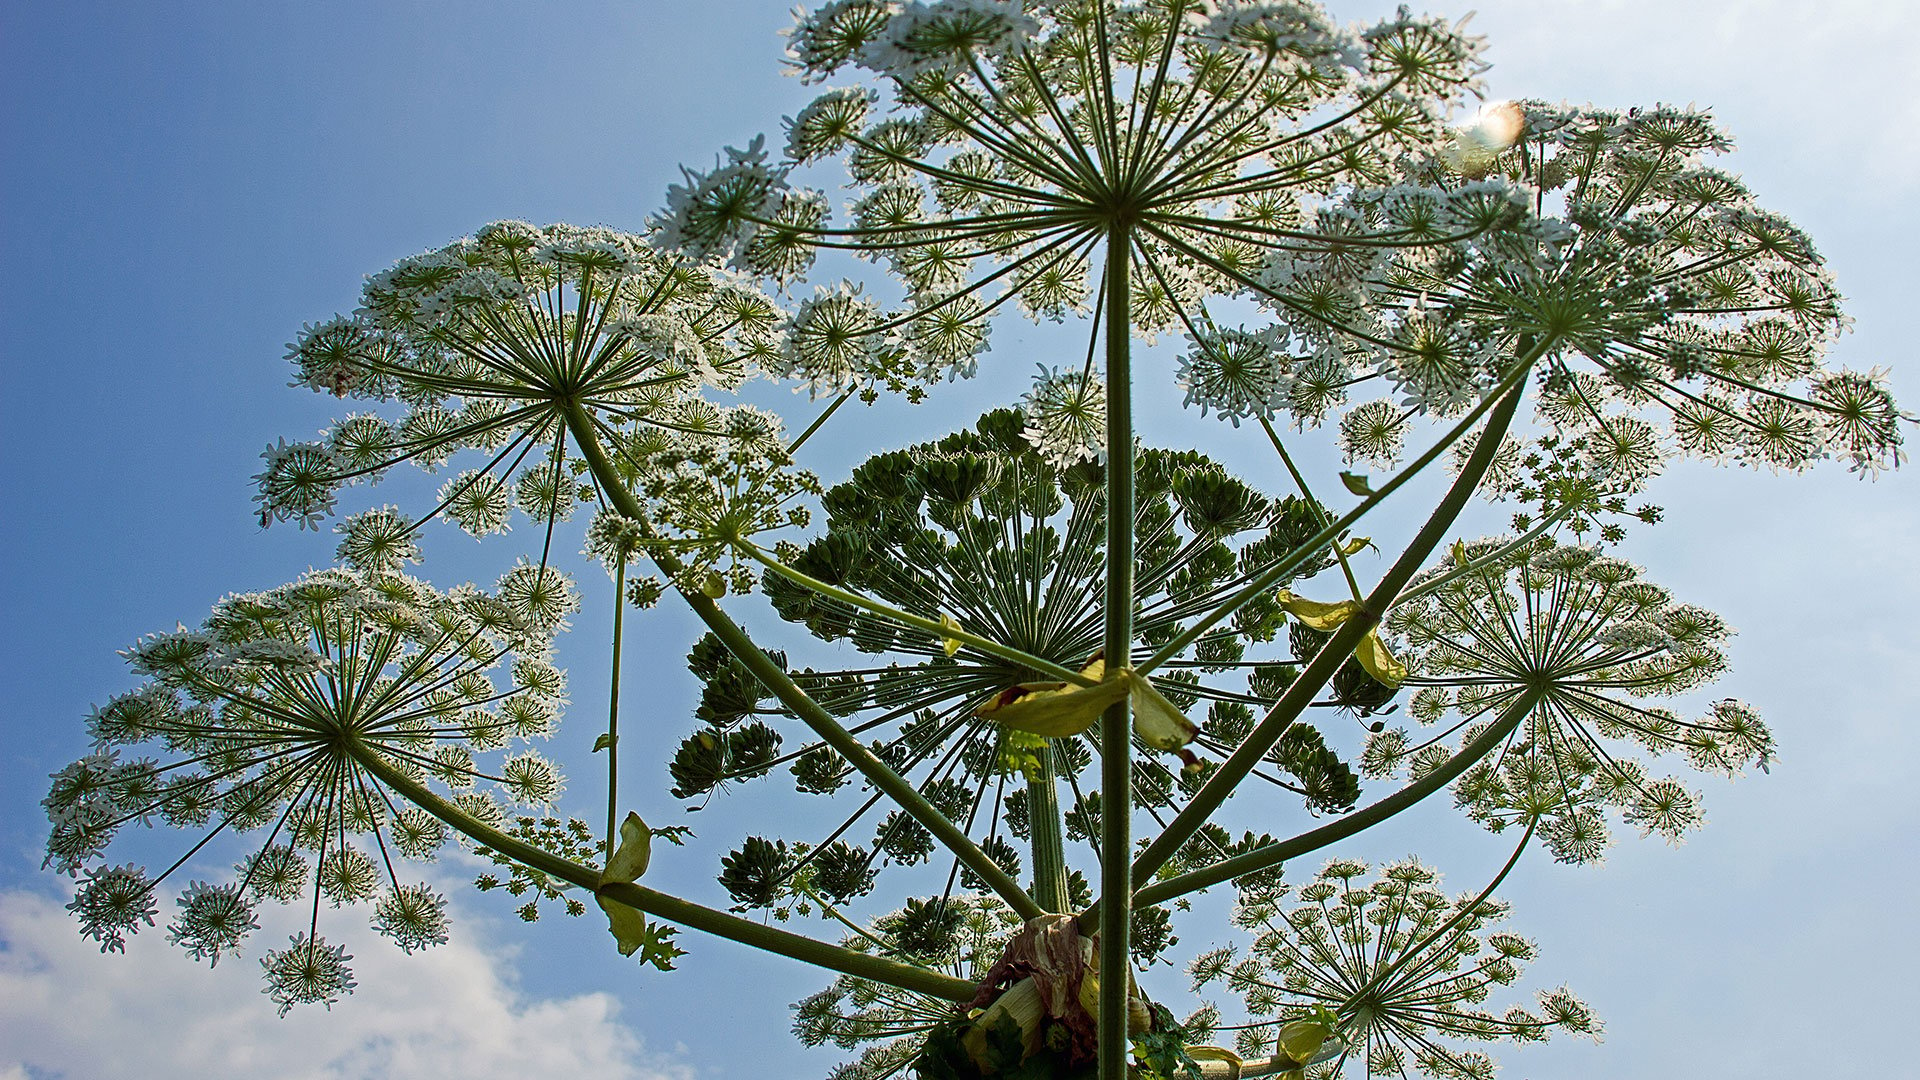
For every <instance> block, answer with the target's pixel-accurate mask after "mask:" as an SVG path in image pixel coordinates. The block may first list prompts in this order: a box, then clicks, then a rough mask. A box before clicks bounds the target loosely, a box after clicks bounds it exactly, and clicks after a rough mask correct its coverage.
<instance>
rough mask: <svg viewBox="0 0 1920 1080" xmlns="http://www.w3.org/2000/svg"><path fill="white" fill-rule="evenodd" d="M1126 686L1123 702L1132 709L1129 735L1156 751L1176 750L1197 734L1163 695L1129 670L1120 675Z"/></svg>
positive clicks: (1184, 715)
mask: <svg viewBox="0 0 1920 1080" xmlns="http://www.w3.org/2000/svg"><path fill="white" fill-rule="evenodd" d="M1123 674H1124V677H1125V678H1126V681H1127V684H1128V691H1127V699H1128V703H1129V704H1130V705H1131V706H1132V707H1133V733H1134V734H1135V735H1138V736H1140V740H1141V741H1142V742H1144V743H1146V744H1147V745H1148V746H1151V747H1153V748H1154V749H1156V750H1178V749H1180V748H1181V747H1183V746H1185V745H1187V744H1188V743H1190V742H1192V741H1193V739H1194V736H1196V735H1198V734H1200V729H1199V728H1197V727H1195V726H1194V724H1193V721H1191V720H1189V719H1187V717H1186V714H1185V713H1182V712H1181V711H1180V710H1179V709H1176V708H1174V706H1173V702H1171V701H1168V700H1167V696H1166V695H1165V694H1162V693H1161V692H1160V691H1159V690H1157V689H1155V688H1154V685H1153V683H1151V682H1149V681H1148V680H1147V679H1146V678H1145V677H1144V676H1141V675H1135V674H1134V673H1133V669H1132V668H1128V669H1126V670H1125V672H1124V673H1123Z"/></svg>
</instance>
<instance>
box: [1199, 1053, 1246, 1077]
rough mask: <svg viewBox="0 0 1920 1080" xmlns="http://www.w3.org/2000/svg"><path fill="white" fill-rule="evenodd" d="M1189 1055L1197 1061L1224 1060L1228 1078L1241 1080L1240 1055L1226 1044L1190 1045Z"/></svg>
mask: <svg viewBox="0 0 1920 1080" xmlns="http://www.w3.org/2000/svg"><path fill="white" fill-rule="evenodd" d="M1187 1056H1188V1057H1190V1058H1192V1059H1193V1060H1195V1061H1224V1062H1226V1063H1227V1080H1240V1064H1241V1063H1240V1055H1239V1054H1236V1053H1234V1052H1233V1051H1231V1050H1229V1049H1227V1048H1226V1047H1224V1046H1189V1047H1187Z"/></svg>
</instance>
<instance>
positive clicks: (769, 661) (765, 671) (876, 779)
mask: <svg viewBox="0 0 1920 1080" xmlns="http://www.w3.org/2000/svg"><path fill="white" fill-rule="evenodd" d="M567 427H568V428H569V429H570V430H571V431H572V432H573V437H574V442H575V443H576V444H577V445H578V446H579V447H580V454H581V456H582V457H584V458H586V460H587V467H588V468H589V469H591V470H592V472H593V475H594V479H595V480H597V481H599V483H600V487H601V489H602V490H603V491H605V492H606V495H607V498H608V499H609V500H610V501H611V502H612V503H613V507H614V509H615V510H618V511H619V512H620V513H622V514H624V515H626V516H627V517H628V518H629V519H631V520H632V521H633V522H634V523H635V524H637V525H639V526H640V528H641V529H642V530H643V531H644V533H645V534H646V535H647V538H648V539H650V540H653V539H658V535H657V534H656V533H654V531H653V527H652V526H651V525H649V524H648V523H647V518H646V511H645V510H643V509H642V508H641V506H640V503H639V501H638V500H636V499H635V498H634V497H633V493H632V492H630V491H628V490H627V489H626V487H625V486H624V485H622V484H621V483H620V476H619V474H618V473H617V472H616V471H615V470H614V467H613V462H612V461H610V460H609V459H608V458H607V452H606V448H605V447H603V446H601V445H600V438H599V436H598V434H596V433H595V431H594V429H593V420H592V418H590V417H588V416H587V414H586V412H585V411H584V410H582V409H581V408H580V406H579V405H578V404H569V405H568V406H567ZM648 554H649V555H650V556H651V557H652V558H653V561H654V563H655V564H656V565H658V566H659V567H660V571H661V573H663V574H665V575H666V576H667V578H668V580H670V581H671V580H674V579H675V578H676V577H677V576H678V575H679V574H680V573H681V571H682V570H684V569H685V568H684V567H683V566H682V565H681V563H680V561H679V560H678V559H675V558H674V557H673V556H672V555H671V554H670V553H668V552H666V551H663V550H661V549H660V546H659V545H658V544H652V545H648ZM674 591H676V592H678V593H679V594H680V597H681V599H683V600H685V601H686V602H687V606H688V607H690V608H692V609H693V613H694V614H695V615H698V616H699V617H700V621H701V622H704V623H706V624H707V628H708V629H709V630H712V631H713V635H714V636H715V637H717V638H719V639H720V641H721V643H722V644H724V645H725V646H726V647H727V650H728V651H729V652H731V653H732V654H733V655H734V657H735V658H737V659H738V660H739V661H740V663H741V664H742V665H743V666H744V667H746V669H747V670H748V671H749V672H751V673H752V674H753V676H754V678H756V679H758V680H759V681H760V683H761V684H762V685H763V686H765V687H766V688H767V689H768V690H771V691H772V692H773V695H774V697H776V698H778V699H779V701H780V703H781V704H782V705H784V706H786V707H787V708H788V709H791V710H792V711H793V713H794V714H795V715H796V716H798V717H799V718H800V720H801V722H802V723H804V724H806V725H807V726H808V727H809V728H812V729H813V732H814V734H816V735H818V736H820V738H821V739H823V740H824V741H825V742H826V743H827V745H829V746H831V747H833V748H834V750H836V751H838V752H839V754H840V756H841V757H844V758H846V759H847V761H848V762H850V763H851V764H852V765H853V767H854V768H856V769H858V770H860V773H861V775H863V776H865V777H866V778H867V780H868V782H869V783H871V784H873V786H874V787H876V788H878V789H879V790H880V791H882V792H884V793H885V794H886V796H887V797H888V798H889V799H892V800H893V802H894V805H896V806H898V807H900V809H902V810H904V811H906V812H907V815H908V816H909V817H912V818H913V819H914V820H915V821H918V822H919V823H920V824H921V825H924V826H925V827H926V829H927V831H928V832H930V833H932V834H933V836H934V838H935V839H937V840H938V841H940V843H941V844H943V845H945V846H946V848H947V850H948V851H951V852H952V853H953V854H954V857H956V858H958V859H959V860H960V861H961V862H962V863H965V864H966V866H967V868H968V869H969V870H972V871H973V872H974V873H975V874H978V875H979V876H980V880H982V881H984V882H986V883H987V886H988V887H989V888H991V889H992V890H993V891H994V892H995V893H997V894H998V895H999V896H1000V898H1001V899H1002V900H1005V901H1006V902H1007V904H1008V906H1010V907H1012V908H1013V909H1014V910H1015V911H1017V912H1019V913H1020V916H1021V917H1022V918H1026V919H1032V918H1037V917H1039V916H1040V915H1044V914H1046V912H1045V911H1044V910H1043V909H1042V908H1041V907H1040V905H1039V904H1037V903H1035V902H1034V899H1033V897H1031V896H1028V895H1027V891H1026V890H1025V889H1022V888H1021V887H1020V883H1019V882H1017V881H1015V880H1013V878H1012V877H1010V876H1008V874H1007V872H1006V871H1005V870H1002V869H1000V866H999V864H997V863H995V862H994V861H993V860H992V859H991V858H989V857H988V856H987V853H986V852H984V851H981V850H980V845H978V844H976V843H974V842H973V841H972V840H971V839H969V838H968V837H967V834H966V833H964V832H962V831H961V830H960V828H959V826H957V825H955V824H954V823H953V822H952V821H951V820H949V819H948V818H947V816H946V815H945V814H943V813H941V812H940V811H939V809H938V808H937V807H935V806H934V805H933V804H932V803H930V802H928V801H927V799H926V796H924V795H922V794H920V792H919V790H918V789H917V788H915V787H914V786H913V785H912V784H911V783H909V782H908V781H907V780H906V779H905V778H904V777H902V776H901V775H900V774H899V773H896V772H894V771H893V769H892V768H891V767H889V766H888V765H887V763H886V762H884V761H881V760H880V759H879V758H878V757H876V756H874V753H873V751H871V750H868V749H867V748H866V747H865V746H863V745H862V744H861V742H860V740H859V739H858V738H856V737H855V736H854V735H853V734H852V733H850V732H849V731H847V729H846V728H844V727H841V726H840V722H839V721H837V720H835V719H834V718H833V717H832V716H831V715H829V714H828V713H827V711H826V710H825V709H823V708H821V707H820V704H819V703H818V702H816V701H814V700H813V698H811V697H809V696H808V695H807V692H806V691H805V690H802V689H801V688H800V686H799V684H797V683H795V682H794V681H793V679H792V678H790V677H789V676H788V675H787V673H786V672H785V671H784V670H782V669H781V668H780V666H779V665H778V664H775V663H774V662H773V658H772V657H769V656H768V655H767V654H766V652H765V651H764V650H762V649H761V648H760V647H759V646H758V645H755V644H754V643H753V641H752V639H750V638H748V637H747V632H746V631H745V630H742V629H741V628H740V624H738V623H736V622H734V621H733V620H732V619H731V618H729V617H728V616H727V613H726V612H724V611H722V610H720V606H719V605H718V604H715V603H714V602H713V600H712V598H710V597H708V596H707V595H706V594H704V593H701V592H697V591H692V590H688V589H683V588H680V587H679V586H678V585H676V586H675V587H674Z"/></svg>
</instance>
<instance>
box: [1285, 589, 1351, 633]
mask: <svg viewBox="0 0 1920 1080" xmlns="http://www.w3.org/2000/svg"><path fill="white" fill-rule="evenodd" d="M1280 606H1281V607H1283V608H1286V609H1287V614H1289V615H1292V616H1293V617H1294V618H1296V619H1299V620H1300V621H1301V622H1303V623H1305V624H1307V625H1308V626H1309V627H1312V628H1313V629H1315V630H1332V629H1335V628H1337V627H1338V626H1339V625H1340V624H1341V623H1343V622H1346V621H1347V620H1348V619H1350V618H1352V617H1353V613H1354V612H1356V611H1359V610H1360V603H1359V601H1357V600H1341V601H1338V602H1337V603H1331V604H1329V603H1325V602H1322V601H1319V600H1308V599H1306V598H1305V597H1301V596H1295V595H1294V594H1292V593H1290V592H1288V591H1287V590H1285V589H1282V590H1280Z"/></svg>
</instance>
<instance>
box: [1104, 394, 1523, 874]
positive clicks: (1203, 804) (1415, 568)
mask: <svg viewBox="0 0 1920 1080" xmlns="http://www.w3.org/2000/svg"><path fill="white" fill-rule="evenodd" d="M1525 387H1526V383H1525V381H1524V380H1523V381H1521V382H1519V383H1516V384H1514V385H1513V387H1512V388H1510V389H1508V390H1507V392H1506V394H1505V395H1504V396H1503V397H1502V398H1501V399H1500V403H1499V404H1498V405H1496V406H1494V408H1493V411H1492V413H1491V415H1490V416H1489V417H1488V419H1487V427H1486V430H1484V431H1482V432H1481V433H1480V441H1479V443H1478V444H1477V445H1475V446H1474V448H1473V453H1472V454H1470V455H1469V456H1468V458H1467V461H1466V464H1465V465H1463V466H1462V467H1461V469H1460V475H1459V476H1458V477H1456V478H1455V479H1454V482H1453V487H1452V488H1450V489H1449V490H1448V491H1447V493H1446V495H1445V496H1444V497H1442V498H1441V500H1440V505H1439V506H1437V507H1435V508H1434V511H1433V514H1432V515H1431V516H1430V517H1428V518H1427V522H1426V524H1425V525H1423V526H1421V528H1420V531H1419V532H1418V533H1417V534H1415V536H1414V538H1413V540H1412V542H1410V543H1409V544H1408V545H1407V548H1406V550H1405V551H1403V552H1401V553H1400V557H1399V558H1398V559H1396V560H1394V563H1393V565H1392V566H1391V567H1389V568H1388V570H1387V572H1386V575H1385V576H1384V577H1382V578H1381V579H1380V582H1379V584H1377V585H1375V586H1374V588H1373V590H1372V591H1371V592H1369V593H1368V594H1367V598H1366V601H1365V602H1364V603H1363V604H1361V605H1360V610H1359V611H1356V612H1355V613H1354V614H1353V615H1352V616H1351V617H1349V618H1348V619H1347V621H1346V622H1345V623H1342V624H1341V625H1340V627H1339V628H1338V629H1337V630H1335V631H1334V633H1333V637H1332V638H1330V639H1328V641H1327V643H1326V644H1325V645H1324V646H1322V647H1321V649H1320V651H1319V653H1318V654H1317V655H1315V656H1314V658H1313V661H1312V662H1311V663H1310V664H1308V665H1307V669H1306V670H1305V671H1303V672H1301V673H1300V677H1299V678H1297V679H1295V680H1294V682H1293V684H1292V685H1291V686H1289V687H1287V690H1286V692H1285V693H1283V694H1281V695H1280V700H1279V701H1276V702H1274V704H1273V707H1272V708H1271V709H1269V710H1268V711H1267V715H1266V716H1265V717H1264V718H1262V719H1261V721H1260V723H1259V725H1257V726H1256V727H1255V728H1254V729H1253V731H1252V732H1251V733H1249V734H1248V736H1247V737H1246V739H1244V740H1243V741H1242V742H1241V743H1240V745H1239V747H1237V748H1236V749H1235V750H1234V752H1233V753H1232V754H1230V755H1229V756H1228V757H1227V760H1226V761H1224V762H1222V763H1221V765H1220V768H1219V769H1218V770H1217V771H1215V772H1214V774H1213V775H1212V776H1211V777H1209V778H1208V779H1207V782H1206V784H1205V786H1203V787H1202V788H1201V789H1200V790H1199V791H1198V792H1197V793H1195V795H1194V797H1193V800H1192V801H1191V802H1189V803H1188V804H1187V805H1186V806H1185V807H1184V808H1182V809H1181V811H1180V813H1179V814H1177V815H1175V816H1174V819H1173V820H1172V821H1171V822H1168V823H1167V827H1166V829H1165V831H1163V832H1162V833H1161V834H1160V835H1159V836H1158V837H1155V838H1154V841H1153V843H1151V844H1149V845H1147V849H1146V850H1145V851H1143V852H1141V853H1140V858H1139V859H1138V860H1136V861H1135V863H1134V868H1133V872H1134V874H1135V876H1137V877H1139V878H1141V879H1143V880H1144V879H1146V878H1148V877H1150V876H1152V875H1153V873H1154V871H1156V870H1158V869H1159V868H1160V867H1161V866H1162V865H1163V864H1165V862H1166V861H1167V859H1168V858H1169V857H1171V856H1172V855H1173V853H1174V852H1175V851H1178V850H1179V848H1180V845H1181V844H1184V843H1186V842H1187V838H1188V837H1190V836H1192V835H1193V834H1194V833H1196V832H1198V831H1199V830H1200V827H1201V826H1202V825H1205V824H1206V823H1207V819H1208V818H1210V817H1212V816H1213V813H1214V811H1216V810H1218V809H1219V808H1220V804H1221V803H1223V802H1225V801H1226V800H1227V796H1229V795H1231V794H1233V791H1234V789H1235V788H1237V787H1238V786H1239V785H1240V782H1241V781H1242V780H1244V779H1246V776H1247V774H1248V773H1249V772H1252V771H1253V768H1254V766H1256V765H1258V764H1259V763H1260V760H1261V758H1262V757H1263V756H1264V755H1265V754H1266V752H1267V751H1268V750H1269V749H1271V748H1272V747H1273V745H1274V743H1276V742H1278V741H1279V739H1280V736H1281V735H1282V734H1283V733H1285V731H1286V730H1287V728H1288V727H1289V726H1290V725H1291V724H1292V723H1293V722H1294V720H1295V719H1297V718H1298V717H1299V716H1300V714H1301V713H1303V712H1305V711H1306V709H1307V706H1308V705H1311V704H1312V703H1313V699H1314V696H1315V695H1317V694H1319V692H1320V690H1321V688H1322V687H1324V686H1325V685H1326V684H1327V683H1328V682H1329V681H1331V680H1332V679H1333V676H1334V674H1335V672H1337V671H1339V669H1340V665H1341V664H1342V663H1344V662H1345V661H1346V658H1347V656H1348V655H1349V654H1351V653H1352V652H1353V650H1354V647H1355V646H1357V645H1358V644H1359V643H1360V639H1361V638H1362V637H1364V636H1366V634H1367V633H1368V632H1369V631H1371V630H1372V629H1373V628H1374V627H1375V626H1377V625H1378V624H1379V622H1380V619H1381V618H1382V617H1383V616H1384V615H1385V614H1386V612H1387V608H1388V607H1390V606H1391V605H1392V604H1393V602H1394V599H1395V598H1396V597H1398V596H1399V595H1400V590H1401V589H1403V588H1405V587H1406V584H1407V582H1408V581H1409V580H1410V579H1412V577H1413V575H1414V574H1416V573H1418V572H1419V570H1420V566H1421V564H1422V563H1424V562H1425V561H1426V559H1427V556H1428V555H1430V554H1432V553H1433V550H1434V549H1435V548H1437V547H1439V546H1440V541H1441V540H1443V539H1445V537H1446V534H1447V530H1449V529H1451V528H1452V527H1453V522H1454V519H1455V518H1457V517H1458V516H1459V515H1460V511H1461V510H1463V509H1464V508H1465V507H1466V505H1467V500H1468V499H1469V498H1471V497H1472V496H1473V493H1474V491H1475V489H1477V488H1478V487H1479V486H1480V480H1481V478H1482V477H1483V476H1485V475H1486V471H1487V468H1488V467H1489V466H1490V465H1491V464H1492V463H1493V456H1494V454H1495V453H1496V452H1498V451H1499V449H1500V442H1501V440H1502V439H1504V438H1506V434H1507V428H1508V427H1509V426H1510V425H1511V424H1512V423H1513V415H1514V412H1515V411H1516V410H1517V409H1518V407H1519V405H1520V398H1521V396H1522V393H1523V391H1524V390H1525Z"/></svg>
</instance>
